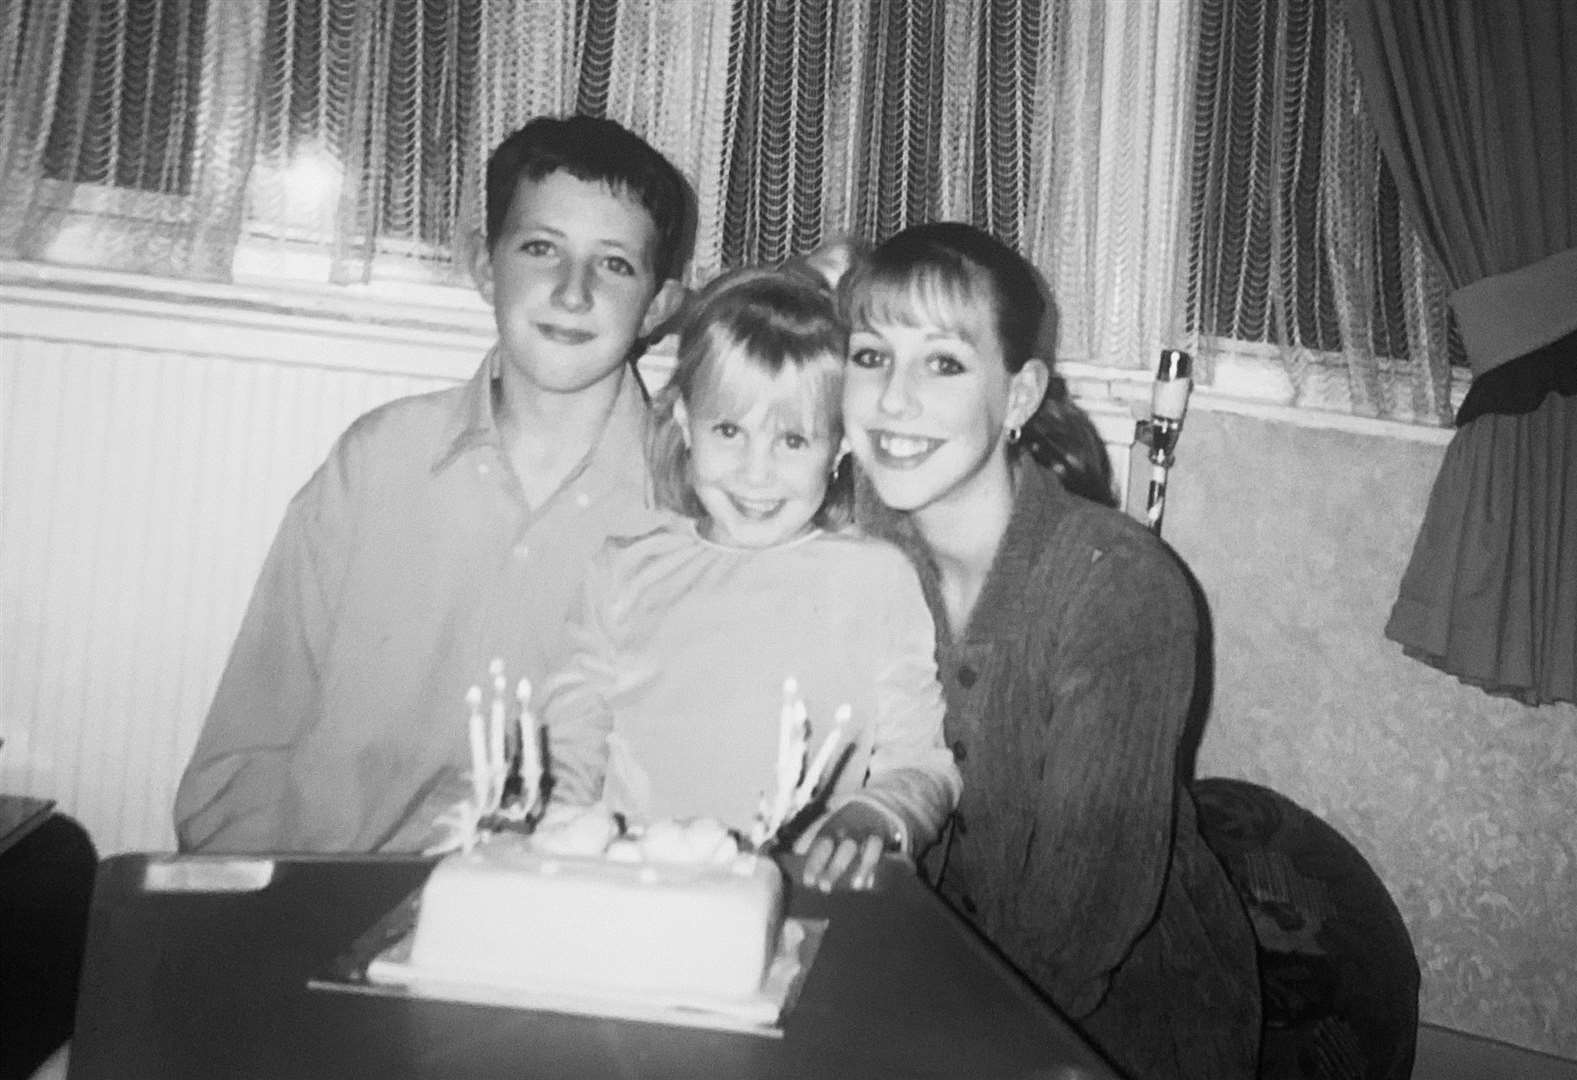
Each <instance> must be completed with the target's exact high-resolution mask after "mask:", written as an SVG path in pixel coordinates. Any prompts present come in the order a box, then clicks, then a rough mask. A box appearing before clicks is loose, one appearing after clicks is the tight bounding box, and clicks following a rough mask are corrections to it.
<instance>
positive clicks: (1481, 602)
mask: <svg viewBox="0 0 1577 1080" xmlns="http://www.w3.org/2000/svg"><path fill="white" fill-rule="evenodd" d="M1346 17H1347V20H1348V25H1349V31H1350V34H1351V37H1352V41H1353V47H1354V53H1355V56H1356V58H1357V66H1358V71H1359V74H1360V76H1361V79H1362V88H1363V95H1364V99H1365V105H1366V108H1367V109H1368V111H1369V113H1370V116H1371V118H1372V120H1373V122H1374V125H1375V128H1376V130H1377V131H1378V132H1379V137H1380V140H1381V145H1382V148H1383V149H1384V152H1385V155H1386V159H1387V161H1388V163H1389V164H1390V167H1391V171H1392V173H1393V174H1394V175H1395V177H1396V183H1397V187H1398V191H1399V193H1400V195H1401V198H1402V199H1403V200H1404V202H1405V204H1406V205H1407V206H1408V208H1409V209H1410V210H1411V211H1412V213H1413V215H1414V217H1415V220H1416V222H1417V224H1418V227H1419V230H1420V232H1421V233H1422V235H1423V236H1424V237H1425V238H1426V242H1427V243H1429V244H1430V245H1431V246H1432V247H1433V249H1434V250H1435V252H1436V253H1437V255H1438V257H1439V260H1440V262H1441V263H1442V265H1443V266H1444V267H1445V270H1446V274H1447V276H1448V278H1449V280H1450V284H1451V287H1452V289H1453V291H1452V293H1451V297H1450V300H1451V306H1452V309H1453V310H1454V312H1455V315H1456V318H1457V321H1458V325H1459V327H1460V331H1461V336H1462V340H1463V344H1464V346H1465V348H1466V352H1467V356H1468V360H1469V363H1470V364H1471V366H1472V370H1473V384H1472V386H1471V388H1470V390H1469V392H1468V395H1467V399H1466V400H1465V401H1464V402H1463V404H1462V407H1461V409H1460V411H1459V413H1458V416H1457V430H1456V432H1455V435H1454V436H1453V439H1452V441H1451V444H1450V445H1449V447H1448V448H1447V451H1446V454H1445V458H1444V460H1443V462H1442V464H1441V469H1440V474H1439V476H1438V478H1437V479H1436V481H1435V485H1434V488H1433V490H1432V492H1431V495H1430V499H1429V503H1428V507H1427V510H1426V512H1425V517H1424V521H1423V524H1422V526H1421V528H1420V530H1419V534H1418V538H1417V541H1416V543H1415V546H1414V549H1413V553H1412V558H1411V561H1410V562H1409V564H1408V567H1407V570H1406V572H1405V574H1404V576H1403V578H1402V581H1401V585H1400V589H1399V595H1398V597H1397V600H1396V603H1395V606H1394V607H1393V609H1392V612H1391V617H1390V621H1389V622H1388V623H1387V625H1386V629H1385V632H1386V635H1387V636H1388V637H1390V638H1391V639H1393V640H1395V641H1397V642H1399V643H1401V644H1402V646H1403V647H1404V648H1405V649H1406V650H1407V651H1408V652H1409V653H1410V654H1412V655H1414V656H1416V657H1418V658H1419V659H1421V660H1423V661H1425V662H1427V663H1429V664H1432V665H1434V666H1437V667H1439V668H1441V669H1443V670H1445V671H1448V672H1450V673H1452V674H1453V675H1456V676H1457V677H1459V678H1460V679H1462V680H1463V681H1465V682H1468V683H1471V684H1473V685H1476V686H1481V687H1483V688H1484V689H1485V690H1488V691H1490V692H1492V693H1497V694H1504V695H1508V696H1511V697H1515V698H1517V699H1519V700H1521V701H1523V702H1525V703H1527V704H1541V703H1546V702H1556V701H1565V702H1577V74H1574V73H1577V5H1574V4H1572V3H1570V2H1569V0H1495V2H1494V3H1483V2H1481V0H1348V2H1347V7H1346Z"/></svg>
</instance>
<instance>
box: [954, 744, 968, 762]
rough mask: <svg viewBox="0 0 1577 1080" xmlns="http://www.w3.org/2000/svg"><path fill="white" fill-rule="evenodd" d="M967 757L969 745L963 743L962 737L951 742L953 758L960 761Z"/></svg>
mask: <svg viewBox="0 0 1577 1080" xmlns="http://www.w3.org/2000/svg"><path fill="white" fill-rule="evenodd" d="M968 758H969V747H967V746H965V745H964V740H963V739H959V740H958V741H957V742H955V743H954V744H953V760H954V761H957V762H960V763H962V762H964V761H966V760H968Z"/></svg>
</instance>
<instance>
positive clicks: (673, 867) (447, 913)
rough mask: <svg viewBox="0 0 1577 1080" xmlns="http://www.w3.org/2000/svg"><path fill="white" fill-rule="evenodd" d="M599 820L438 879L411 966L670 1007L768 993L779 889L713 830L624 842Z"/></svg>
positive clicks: (516, 837) (460, 859)
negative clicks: (634, 997) (644, 998)
mask: <svg viewBox="0 0 1577 1080" xmlns="http://www.w3.org/2000/svg"><path fill="white" fill-rule="evenodd" d="M615 833H616V829H615V826H614V825H613V824H612V822H611V818H610V816H609V815H607V814H605V813H604V812H602V811H601V810H600V808H590V809H588V810H585V811H582V812H581V813H580V814H579V815H577V816H574V817H572V818H570V819H569V820H567V821H564V822H560V823H554V824H553V825H552V826H550V827H547V828H539V829H538V830H537V832H536V833H535V834H533V835H530V836H527V835H523V834H520V833H513V832H501V833H498V834H496V835H493V836H490V837H489V838H487V839H486V840H485V841H484V842H481V843H478V844H476V845H474V846H473V847H471V849H470V850H468V851H462V852H455V853H453V854H450V855H448V856H445V857H444V858H443V859H441V860H439V862H438V864H437V865H436V866H435V867H434V868H433V872H432V874H431V876H430V877H429V878H428V881H427V884H426V886H425V887H424V888H423V890H422V893H421V898H420V901H419V906H418V911H417V920H416V927H415V931H414V933H413V936H412V939H411V954H410V962H411V964H412V966H413V968H414V969H416V970H418V971H420V972H421V973H422V974H423V976H424V977H426V978H431V979H439V980H443V981H451V982H460V983H470V984H487V985H495V986H502V987H521V988H529V989H532V990H538V991H542V990H557V991H562V992H566V993H585V994H595V995H609V994H613V995H636V994H639V995H646V996H649V997H651V998H653V999H659V1000H660V999H665V998H666V999H671V1000H674V1001H692V1000H702V1001H706V1000H717V1001H726V1000H730V999H741V998H746V997H749V996H750V995H752V994H756V993H757V992H759V991H760V989H761V986H762V981H763V978H764V976H765V973H766V971H767V969H768V965H769V964H770V962H771V960H772V957H773V955H774V954H775V951H776V949H777V943H778V933H779V930H780V929H781V927H782V924H783V909H784V900H783V896H784V884H783V875H782V873H781V871H779V869H778V867H777V865H776V864H775V863H774V862H773V861H772V860H771V859H770V858H766V857H762V856H758V855H755V854H752V853H750V852H746V851H742V850H741V849H740V847H739V845H738V843H737V841H736V840H735V839H734V837H733V835H732V834H730V833H728V832H727V831H726V830H724V829H723V828H722V827H721V826H720V825H718V824H717V823H715V822H712V821H707V820H702V821H694V822H684V823H680V822H660V823H655V824H653V825H651V826H649V827H647V828H646V829H645V830H644V832H643V834H642V835H640V836H639V837H627V836H618V835H615Z"/></svg>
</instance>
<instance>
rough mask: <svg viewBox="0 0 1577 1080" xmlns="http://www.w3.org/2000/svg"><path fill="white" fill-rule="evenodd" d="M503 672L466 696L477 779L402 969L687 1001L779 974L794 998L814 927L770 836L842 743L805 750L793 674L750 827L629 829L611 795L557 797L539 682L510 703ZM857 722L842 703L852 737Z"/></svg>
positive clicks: (749, 990) (457, 980) (701, 823)
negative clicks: (535, 705) (772, 766)
mask: <svg viewBox="0 0 1577 1080" xmlns="http://www.w3.org/2000/svg"><path fill="white" fill-rule="evenodd" d="M492 676H493V702H492V707H491V708H490V709H488V710H486V711H485V712H484V710H483V708H482V694H481V691H480V688H476V687H473V688H472V691H471V693H470V694H469V695H468V696H467V702H468V704H469V706H470V717H469V724H468V731H469V743H470V749H471V770H470V774H469V775H470V778H471V781H472V785H473V787H472V793H471V795H470V797H468V798H466V799H464V800H462V801H461V802H460V803H458V804H456V805H455V806H454V807H453V808H451V810H450V811H448V812H447V813H446V814H445V815H443V816H442V817H441V818H440V819H439V821H438V822H436V823H435V824H437V825H438V826H440V828H441V832H442V833H443V836H444V839H443V840H442V841H441V842H440V844H439V845H438V846H437V847H436V848H434V849H432V850H433V852H434V853H441V854H443V857H442V858H441V859H439V860H438V862H437V864H436V865H435V866H434V868H433V870H432V873H431V874H430V876H429V877H428V880H427V882H426V884H425V885H424V886H423V888H422V890H421V893H420V895H419V897H418V900H417V910H416V921H415V926H414V929H413V930H412V932H411V934H410V938H409V954H408V971H407V972H406V973H405V974H407V975H409V976H411V977H413V978H415V979H416V980H418V981H423V982H427V983H435V982H436V983H443V984H451V985H466V986H472V987H476V986H490V987H497V988H501V989H504V990H512V991H513V990H522V991H531V992H534V993H545V994H556V995H562V996H571V997H574V996H578V997H580V998H582V999H584V998H588V997H590V998H607V997H610V996H613V997H625V998H631V997H637V996H639V997H641V998H643V999H644V1000H646V1001H649V1002H670V1003H674V1004H677V1005H683V1006H685V1007H687V1008H695V1007H703V1008H704V1007H706V1006H707V1005H708V1004H709V1003H710V1004H713V1005H722V1004H724V1003H729V1002H739V1001H744V1000H746V999H751V998H752V997H756V998H759V997H761V996H762V992H763V984H764V983H765V982H770V983H772V984H773V986H774V987H775V989H773V990H772V991H771V992H770V993H768V994H766V995H765V996H767V997H768V998H774V999H775V1000H776V1002H777V1004H779V1005H781V1003H782V1001H781V993H780V992H781V991H783V990H784V989H785V987H783V986H778V985H776V984H778V983H780V982H782V977H783V974H784V972H785V971H786V972H787V973H788V974H789V975H790V976H792V975H793V973H794V971H795V970H800V969H799V968H798V967H797V965H798V961H797V960H796V959H795V958H794V956H793V955H791V954H793V953H794V952H795V950H796V949H797V942H799V941H802V940H803V937H804V933H805V930H804V928H803V927H796V926H793V925H790V926H789V927H788V928H787V929H792V930H796V931H797V933H796V934H788V933H785V932H784V931H785V929H786V928H785V920H784V907H785V903H784V892H785V884H784V878H783V874H782V871H781V870H779V869H778V866H777V864H776V863H775V862H774V861H773V860H772V859H771V858H770V857H769V856H768V855H767V854H764V852H766V851H767V850H769V849H770V848H771V847H772V846H773V845H774V844H775V843H776V842H778V839H779V836H780V830H781V828H782V826H783V825H784V823H785V822H787V821H789V820H790V819H792V818H793V817H794V815H795V814H797V813H799V812H800V811H801V810H803V809H804V808H805V807H806V806H807V805H809V803H810V800H811V798H812V796H813V793H814V790H815V787H816V781H817V779H818V778H819V777H820V776H821V774H822V771H823V770H824V768H825V765H826V762H827V760H829V759H830V758H831V755H832V752H833V749H834V747H835V738H834V737H829V739H828V741H827V742H826V743H825V744H824V745H823V746H822V747H821V750H820V752H819V753H818V754H817V756H816V760H815V761H814V762H808V754H807V748H806V746H805V738H806V735H807V733H808V730H809V728H808V725H807V723H806V718H805V710H804V703H803V701H802V700H801V699H800V698H799V696H798V692H797V687H796V684H794V683H793V681H792V680H790V681H789V682H787V683H786V684H785V687H784V693H785V703H784V710H783V715H782V717H781V718H780V748H779V749H780V754H779V768H778V774H779V775H778V776H777V777H776V778H775V779H776V790H775V792H774V796H773V797H772V798H771V799H770V800H769V799H767V798H766V797H765V796H763V806H762V810H761V813H760V814H759V815H758V819H757V821H756V824H755V827H754V828H753V829H752V831H751V835H750V836H749V837H741V836H739V835H738V834H736V833H734V832H733V831H731V830H729V829H727V828H725V827H724V826H723V825H721V824H719V823H718V822H717V821H714V820H712V819H696V820H689V821H656V822H650V823H643V824H640V825H637V826H635V827H633V828H631V829H629V830H628V831H627V830H626V828H625V823H624V822H623V821H622V819H620V818H619V817H618V816H616V815H614V814H612V813H610V812H609V811H608V810H607V809H606V808H605V807H603V806H602V805H601V804H596V805H593V806H589V807H573V806H564V805H561V804H559V803H557V802H555V801H553V800H552V799H551V797H550V791H551V780H550V776H549V772H548V770H547V769H546V768H545V767H544V766H545V764H546V763H545V761H544V758H545V756H546V755H545V752H544V747H543V745H542V741H543V740H542V738H541V731H540V729H539V728H538V727H537V725H536V722H535V720H534V719H533V717H532V716H531V712H530V709H529V708H528V707H527V702H528V698H529V695H530V687H529V685H528V684H527V683H525V682H524V681H522V682H521V683H520V684H519V685H518V687H517V689H516V691H515V694H514V697H515V700H516V702H517V704H518V709H515V710H511V709H510V708H509V704H508V701H507V700H506V693H505V681H504V678H503V672H502V667H501V664H499V663H498V662H495V663H494V665H493V668H492ZM847 722H848V720H847V715H846V710H844V711H843V712H842V713H840V715H839V717H838V721H837V724H836V728H837V732H838V735H839V737H841V733H842V731H843V729H844V728H845V727H846V726H847ZM780 934H781V938H780ZM785 958H786V959H785ZM779 961H782V962H781V963H780V962H779ZM774 972H776V973H777V974H774ZM402 977H403V976H402Z"/></svg>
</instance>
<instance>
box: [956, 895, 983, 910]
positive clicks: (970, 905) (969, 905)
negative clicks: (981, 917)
mask: <svg viewBox="0 0 1577 1080" xmlns="http://www.w3.org/2000/svg"><path fill="white" fill-rule="evenodd" d="M958 906H959V907H961V908H963V909H964V910H965V911H967V912H968V913H969V914H971V915H974V914H975V913H977V912H978V911H979V910H980V909H979V908H977V907H976V906H975V898H974V897H973V896H965V897H963V898H961V899H960V900H959V901H958Z"/></svg>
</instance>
